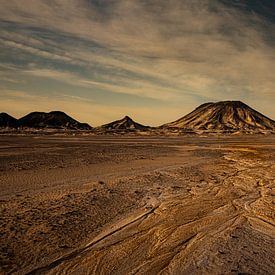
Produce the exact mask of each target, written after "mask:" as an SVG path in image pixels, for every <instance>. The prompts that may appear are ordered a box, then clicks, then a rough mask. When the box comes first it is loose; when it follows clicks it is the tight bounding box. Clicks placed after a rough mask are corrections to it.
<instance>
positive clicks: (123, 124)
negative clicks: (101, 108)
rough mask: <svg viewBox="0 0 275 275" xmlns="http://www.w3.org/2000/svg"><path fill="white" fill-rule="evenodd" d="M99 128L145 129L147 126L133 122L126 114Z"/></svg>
mask: <svg viewBox="0 0 275 275" xmlns="http://www.w3.org/2000/svg"><path fill="white" fill-rule="evenodd" d="M99 128H102V129H105V130H146V129H148V128H149V127H148V126H144V125H142V124H139V123H137V122H135V121H134V120H133V119H132V118H130V117H129V116H127V115H126V116H125V117H123V118H122V119H119V120H115V121H113V122H111V123H108V124H104V125H102V126H101V127H99Z"/></svg>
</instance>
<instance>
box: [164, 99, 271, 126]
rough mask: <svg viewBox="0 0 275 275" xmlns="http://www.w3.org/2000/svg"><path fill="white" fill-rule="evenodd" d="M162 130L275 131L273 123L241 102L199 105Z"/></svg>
mask: <svg viewBox="0 0 275 275" xmlns="http://www.w3.org/2000/svg"><path fill="white" fill-rule="evenodd" d="M162 127H164V128H181V129H192V130H224V131H226V130H228V131H232V130H233V131H234V130H236V131H237V130H275V121H273V120H271V119H269V118H268V117H266V116H264V115H262V114H261V113H259V112H257V111H256V110H254V109H252V108H251V107H249V106H248V105H246V104H244V103H243V102H241V101H221V102H217V103H205V104H202V105H200V106H199V107H198V108H196V109H195V110H194V111H192V112H191V113H189V114H188V115H186V116H184V117H182V118H180V119H178V120H176V121H174V122H171V123H167V124H164V125H163V126H162Z"/></svg>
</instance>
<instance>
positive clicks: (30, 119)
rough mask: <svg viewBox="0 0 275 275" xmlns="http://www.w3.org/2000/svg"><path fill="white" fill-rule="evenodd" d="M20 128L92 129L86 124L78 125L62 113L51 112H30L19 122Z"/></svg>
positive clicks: (78, 123)
mask: <svg viewBox="0 0 275 275" xmlns="http://www.w3.org/2000/svg"><path fill="white" fill-rule="evenodd" d="M18 121H19V124H20V126H21V127H28V128H39V129H41V128H42V129H43V128H55V129H69V130H90V129H92V127H91V126H90V125H88V124H87V123H80V122H78V121H77V120H75V119H73V118H72V117H70V116H68V115H67V114H65V113H64V112H60V111H53V112H49V113H44V112H32V113H30V114H28V115H26V116H24V117H22V118H20V119H19V120H18Z"/></svg>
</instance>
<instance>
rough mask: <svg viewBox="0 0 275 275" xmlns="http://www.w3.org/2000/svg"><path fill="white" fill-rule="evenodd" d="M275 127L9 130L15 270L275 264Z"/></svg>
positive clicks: (206, 269)
mask: <svg viewBox="0 0 275 275" xmlns="http://www.w3.org/2000/svg"><path fill="white" fill-rule="evenodd" d="M274 178H275V136H242V137H240V136H227V137H118V136H117V137H103V136H95V137H55V136H32V137H31V136H29V137H27V136H0V191H1V192H0V201H1V215H0V218H1V223H0V224H1V228H0V234H1V251H0V261H1V263H0V264H1V271H0V272H2V273H3V274H11V273H12V274H14V273H15V274H28V273H29V274H44V273H46V274H120V275H121V274H150V275H151V274H225V273H227V274H228V273H232V274H237V273H248V274H274V273H275V263H274V258H275V238H274V237H275V227H274V225H275V219H274V215H275V211H274V210H275V209H274V195H275V179H274Z"/></svg>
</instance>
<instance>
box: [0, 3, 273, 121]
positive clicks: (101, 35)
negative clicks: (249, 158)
mask: <svg viewBox="0 0 275 275" xmlns="http://www.w3.org/2000/svg"><path fill="white" fill-rule="evenodd" d="M272 2H273V1H267V0H263V1H257V0H250V1H248V0H247V1H245V0H242V1H237V0H235V1H233V0H219V1H218V0H211V1H210V0H192V1H189V0H146V1H145V0H139V1H137V0H116V1H114V0H24V1H22V0H9V1H6V0H0V4H1V10H0V29H1V32H0V61H1V62H0V111H3V112H8V113H10V114H11V115H13V116H15V117H20V116H23V115H25V114H26V113H28V112H31V111H51V110H62V111H65V112H67V113H68V114H69V115H71V116H73V117H75V118H76V119H78V120H80V121H83V122H88V123H90V124H91V125H93V126H97V125H100V124H103V123H107V122H109V121H112V120H115V119H119V118H120V117H123V116H125V115H129V116H131V117H133V118H134V119H135V120H137V121H138V122H141V123H144V124H149V125H160V124H163V123H166V122H169V121H172V120H175V119H177V118H179V117H181V116H183V115H185V114H186V113H188V112H190V111H191V110H192V109H194V108H195V107H197V106H198V105H199V104H202V103H205V102H209V101H220V100H242V101H244V102H245V103H247V104H249V105H250V106H251V107H253V108H255V109H257V110H258V111H260V112H263V113H264V114H266V115H268V116H270V117H271V118H273V119H275V108H274V102H275V73H274V72H275V6H274V3H273V4H272Z"/></svg>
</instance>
